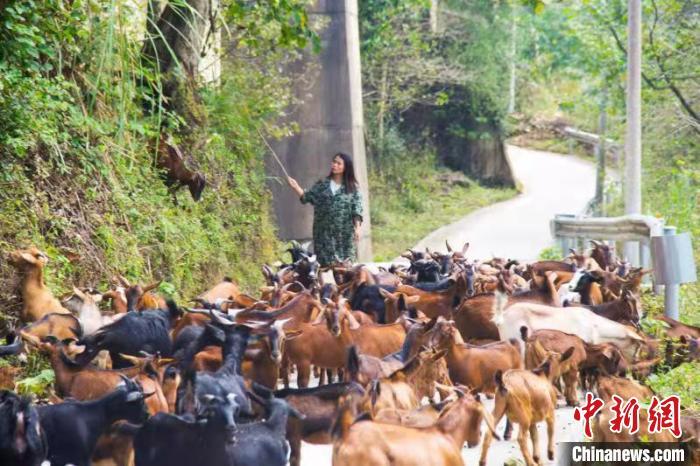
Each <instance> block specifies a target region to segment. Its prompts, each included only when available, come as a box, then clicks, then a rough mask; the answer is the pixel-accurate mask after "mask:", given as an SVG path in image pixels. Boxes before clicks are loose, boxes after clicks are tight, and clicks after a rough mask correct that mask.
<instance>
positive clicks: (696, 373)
mask: <svg viewBox="0 0 700 466" xmlns="http://www.w3.org/2000/svg"><path fill="white" fill-rule="evenodd" d="M647 383H648V385H649V386H650V387H651V389H652V390H654V391H655V392H656V393H657V394H658V395H659V396H660V397H667V396H670V395H678V396H680V398H681V405H682V407H683V408H685V409H689V410H691V411H700V362H692V363H691V362H687V363H684V364H681V365H680V366H678V367H676V368H674V369H671V370H670V371H668V372H666V373H662V374H652V375H650V376H649V378H648V379H647Z"/></svg>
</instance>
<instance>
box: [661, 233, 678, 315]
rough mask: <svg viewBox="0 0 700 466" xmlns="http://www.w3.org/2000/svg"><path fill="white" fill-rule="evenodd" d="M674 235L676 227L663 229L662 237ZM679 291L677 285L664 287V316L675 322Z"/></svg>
mask: <svg viewBox="0 0 700 466" xmlns="http://www.w3.org/2000/svg"><path fill="white" fill-rule="evenodd" d="M675 234H676V227H672V226H665V227H664V236H667V235H675ZM680 289H681V286H680V285H679V284H674V285H664V315H665V316H666V317H670V318H671V319H675V320H678V317H679V309H680V306H679V302H680Z"/></svg>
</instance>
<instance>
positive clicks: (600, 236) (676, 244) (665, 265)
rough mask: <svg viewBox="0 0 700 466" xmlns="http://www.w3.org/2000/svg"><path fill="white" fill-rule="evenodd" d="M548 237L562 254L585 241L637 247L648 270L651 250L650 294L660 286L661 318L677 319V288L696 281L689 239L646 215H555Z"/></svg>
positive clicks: (581, 245)
mask: <svg viewBox="0 0 700 466" xmlns="http://www.w3.org/2000/svg"><path fill="white" fill-rule="evenodd" d="M550 230H551V232H552V236H553V237H554V238H555V239H556V240H557V242H558V243H559V246H560V247H561V249H562V251H563V252H564V253H566V252H568V250H569V249H570V248H574V249H579V248H585V247H586V246H587V245H588V244H587V243H588V241H589V240H598V241H624V242H638V243H639V249H640V250H639V257H640V262H641V264H632V265H635V266H636V265H642V266H643V267H645V268H649V267H651V262H652V257H651V254H650V248H651V246H652V243H653V246H654V254H655V260H656V262H657V263H658V267H656V268H655V270H654V279H655V282H656V285H655V286H654V292H656V293H658V292H659V291H660V286H659V284H663V285H664V295H665V296H664V298H665V299H664V302H665V308H664V314H665V315H667V316H668V317H671V318H673V319H678V313H679V285H680V284H681V283H688V282H692V281H695V280H696V271H695V263H694V262H693V254H692V246H691V240H690V236H689V235H688V234H687V233H685V234H676V228H675V227H672V226H666V225H664V220H663V219H659V218H656V217H651V216H646V215H626V216H623V217H585V216H576V215H568V214H559V215H556V216H555V217H554V218H553V219H552V220H551V221H550ZM652 238H654V240H653V241H652Z"/></svg>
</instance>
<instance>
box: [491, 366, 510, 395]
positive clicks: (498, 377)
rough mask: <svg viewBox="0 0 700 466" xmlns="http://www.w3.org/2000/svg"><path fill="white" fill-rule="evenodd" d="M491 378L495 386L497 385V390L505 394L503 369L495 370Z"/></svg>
mask: <svg viewBox="0 0 700 466" xmlns="http://www.w3.org/2000/svg"><path fill="white" fill-rule="evenodd" d="M493 380H494V381H495V382H496V386H497V387H498V391H499V392H501V393H502V394H505V392H506V391H507V390H506V385H505V384H504V383H503V371H502V370H500V369H499V370H497V371H496V373H495V374H494V375H493Z"/></svg>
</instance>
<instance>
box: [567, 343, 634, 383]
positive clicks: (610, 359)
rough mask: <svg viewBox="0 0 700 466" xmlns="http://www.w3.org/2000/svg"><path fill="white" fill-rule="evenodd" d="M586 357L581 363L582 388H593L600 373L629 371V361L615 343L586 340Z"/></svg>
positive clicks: (618, 373) (611, 373) (608, 373)
mask: <svg viewBox="0 0 700 466" xmlns="http://www.w3.org/2000/svg"><path fill="white" fill-rule="evenodd" d="M584 346H585V348H586V358H585V359H584V360H583V361H581V362H580V364H579V375H580V378H581V388H583V389H584V390H585V389H587V388H591V386H592V385H593V383H591V382H595V377H596V376H597V375H598V374H602V375H620V374H624V373H625V372H626V371H627V362H626V360H625V357H624V355H623V354H622V351H621V350H620V348H618V346H617V345H615V344H614V343H600V344H597V345H592V344H589V343H585V342H584Z"/></svg>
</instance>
